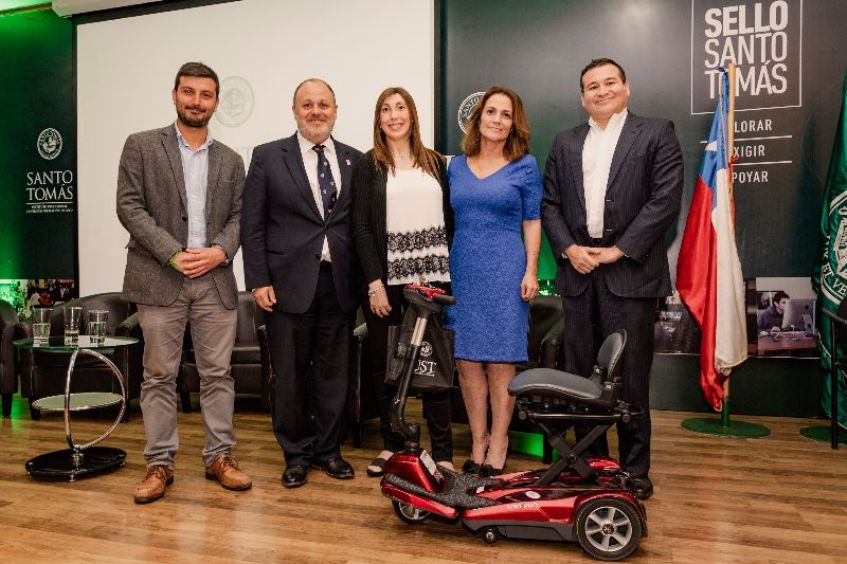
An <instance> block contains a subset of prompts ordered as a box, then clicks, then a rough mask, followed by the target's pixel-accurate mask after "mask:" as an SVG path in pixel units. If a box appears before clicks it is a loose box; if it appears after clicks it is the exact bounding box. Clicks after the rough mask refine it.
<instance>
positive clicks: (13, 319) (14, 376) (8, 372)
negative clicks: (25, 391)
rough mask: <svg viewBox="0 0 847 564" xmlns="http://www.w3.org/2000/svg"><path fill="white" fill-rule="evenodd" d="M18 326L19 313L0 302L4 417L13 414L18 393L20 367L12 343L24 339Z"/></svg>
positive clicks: (0, 389)
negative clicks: (15, 397)
mask: <svg viewBox="0 0 847 564" xmlns="http://www.w3.org/2000/svg"><path fill="white" fill-rule="evenodd" d="M24 336H25V335H24V332H23V330H22V329H21V327H20V326H19V325H18V312H17V311H15V308H14V307H12V306H11V305H10V304H7V303H6V302H0V395H2V398H3V417H9V416H10V415H11V414H12V397H13V396H14V395H15V392H17V391H18V367H17V363H16V362H15V347H14V346H13V345H12V341H14V340H15V339H19V338H23V337H24Z"/></svg>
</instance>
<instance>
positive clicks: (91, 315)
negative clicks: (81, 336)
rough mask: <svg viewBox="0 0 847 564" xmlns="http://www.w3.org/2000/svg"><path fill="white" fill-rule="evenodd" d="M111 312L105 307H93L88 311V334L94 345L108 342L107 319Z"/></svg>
mask: <svg viewBox="0 0 847 564" xmlns="http://www.w3.org/2000/svg"><path fill="white" fill-rule="evenodd" d="M108 319H109V312H108V311H107V310H105V309H93V310H91V311H89V312H88V336H89V338H90V340H91V344H92V345H102V344H103V343H105V342H106V321H107V320H108Z"/></svg>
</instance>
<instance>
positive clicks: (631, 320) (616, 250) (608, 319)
mask: <svg viewBox="0 0 847 564" xmlns="http://www.w3.org/2000/svg"><path fill="white" fill-rule="evenodd" d="M580 90H581V92H582V95H581V100H582V106H583V107H584V108H585V110H586V111H587V112H588V115H589V117H590V119H589V121H588V123H584V124H582V125H580V126H578V127H575V128H574V129H571V130H569V131H565V132H563V133H560V134H559V135H558V136H557V137H556V139H555V140H554V142H553V146H552V148H551V149H550V153H549V155H548V158H547V165H546V168H545V172H544V200H543V202H542V205H541V209H542V225H543V227H544V231H545V233H546V234H547V238H548V240H549V241H550V246H551V247H552V249H553V252H554V253H556V254H557V261H558V274H557V276H556V289H557V291H558V292H559V294H560V295H561V296H562V301H563V304H564V317H565V369H566V370H567V371H569V372H573V373H576V374H583V375H584V376H590V375H591V370H592V367H593V364H594V361H595V359H596V355H597V352H598V350H599V348H600V345H601V344H602V342H603V340H604V339H605V338H606V337H607V336H608V335H609V334H611V333H613V332H614V331H616V330H618V329H626V331H627V345H626V349H625V351H624V356H623V364H622V368H623V378H624V382H623V389H622V394H621V395H622V398H623V399H624V400H626V401H628V402H629V403H630V404H631V405H632V406H633V408H634V410H641V411H642V412H643V415H642V416H638V417H633V418H632V421H631V422H630V423H625V424H619V425H618V443H619V446H620V460H621V464H622V465H623V467H624V469H625V470H627V471H628V472H629V473H630V474H631V475H632V476H633V478H634V480H633V481H634V484H635V490H636V494H637V495H638V497H640V498H642V499H644V498H647V497H649V496H650V495H651V494H652V493H653V485H652V483H651V481H650V478H649V477H648V472H649V470H650V434H651V428H650V411H649V409H650V399H649V391H650V382H649V374H650V366H651V364H652V362H653V323H654V320H655V315H656V299H657V298H660V297H663V296H667V295H669V294H670V293H671V289H672V288H671V280H670V274H669V270H668V259H667V248H666V246H665V240H664V236H665V232H666V231H667V230H668V229H669V228H670V227H671V226H672V225H673V224H674V223H675V221H676V218H677V216H678V215H679V207H680V199H681V197H682V183H683V173H682V169H683V161H682V151H681V149H680V146H679V141H678V140H677V138H676V134H675V133H674V127H673V123H672V122H670V121H668V120H664V119H653V118H643V117H639V116H636V115H635V114H633V113H630V112H628V110H627V103H628V101H629V92H630V86H629V83H628V82H627V80H626V73H625V72H624V70H623V68H621V66H620V65H618V64H617V63H616V62H614V61H613V60H611V59H595V60H593V61H591V63H589V64H588V66H586V67H585V69H583V71H582V74H581V76H580ZM577 433H578V435H582V434H583V430H582V429H580V428H578V429H577ZM595 454H600V455H606V454H608V446H607V444H606V438H605V437H602V438H601V439H599V440H598V443H595Z"/></svg>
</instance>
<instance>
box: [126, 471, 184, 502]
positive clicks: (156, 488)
mask: <svg viewBox="0 0 847 564" xmlns="http://www.w3.org/2000/svg"><path fill="white" fill-rule="evenodd" d="M173 483H174V471H173V469H172V468H168V467H167V466H163V465H161V464H157V465H156V466H151V467H150V468H148V469H147V474H145V475H144V480H142V482H141V483H140V484H139V485H138V487H136V488H135V503H150V502H151V501H156V500H157V499H159V498H160V497H162V496H164V495H165V489H166V488H167V487H168V486H170V485H171V484H173Z"/></svg>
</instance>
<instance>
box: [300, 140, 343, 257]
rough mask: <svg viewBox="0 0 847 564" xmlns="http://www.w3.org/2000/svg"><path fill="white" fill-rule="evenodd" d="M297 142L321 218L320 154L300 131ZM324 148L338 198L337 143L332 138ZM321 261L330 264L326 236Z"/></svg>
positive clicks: (339, 176) (325, 143)
mask: <svg viewBox="0 0 847 564" xmlns="http://www.w3.org/2000/svg"><path fill="white" fill-rule="evenodd" d="M297 142H298V143H299V144H300V155H301V156H302V157H303V166H304V167H305V169H306V178H308V179H309V187H310V188H311V189H312V197H313V198H315V204H316V205H317V207H318V213H320V214H321V217H323V215H324V204H323V199H322V198H321V187H320V184H318V153H317V151H315V150H314V149H313V147H314V146H315V144H314V143H312V142H311V141H309V140H308V139H306V138H305V137H303V135H302V134H301V133H300V131H297ZM321 144H322V145H323V146H324V154H325V155H326V160H328V161H329V168H330V170H332V180H333V181H334V182H335V189H336V190H337V191H338V196H337V197H340V196H341V167H339V166H338V154H337V153H336V152H335V143H333V141H332V137H329V138H328V139H327V140H326V141H324V142H323V143H321ZM321 260H322V261H326V262H330V260H331V257H330V255H329V241H327V238H326V235H324V245H323V249H321Z"/></svg>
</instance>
